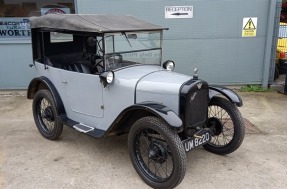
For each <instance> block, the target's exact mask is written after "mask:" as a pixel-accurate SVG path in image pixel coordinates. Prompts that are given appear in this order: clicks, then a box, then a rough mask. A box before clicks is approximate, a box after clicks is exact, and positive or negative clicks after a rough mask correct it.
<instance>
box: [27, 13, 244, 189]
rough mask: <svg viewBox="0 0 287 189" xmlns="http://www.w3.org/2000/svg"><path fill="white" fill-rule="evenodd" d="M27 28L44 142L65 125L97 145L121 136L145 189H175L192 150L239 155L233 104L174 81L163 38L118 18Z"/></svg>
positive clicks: (60, 19)
mask: <svg viewBox="0 0 287 189" xmlns="http://www.w3.org/2000/svg"><path fill="white" fill-rule="evenodd" d="M30 25H31V34H32V51H33V64H30V67H32V68H33V69H35V72H36V74H37V75H36V76H35V78H34V79H33V80H32V81H31V82H30V85H29V88H28V92H27V98H28V99H33V105H32V106H33V107H32V109H33V116H34V120H35V124H36V126H37V128H38V130H39V132H40V133H41V135H42V136H43V137H45V138H46V139H49V140H55V139H57V138H58V137H60V135H61V133H62V130H63V125H67V126H69V127H72V128H74V129H75V130H77V131H79V132H83V133H85V134H88V135H90V136H93V137H96V138H102V137H106V136H111V135H121V134H128V150H129V155H130V159H131V162H132V164H133V166H134V168H135V170H136V171H137V173H138V175H139V176H140V177H141V178H142V179H143V181H144V182H145V183H146V184H148V185H149V186H151V187H153V188H174V187H176V186H177V185H178V184H180V182H181V181H182V179H183V178H184V176H185V172H186V164H187V161H186V152H188V151H191V150H192V149H194V148H196V147H199V146H203V147H204V148H205V149H206V150H208V151H210V152H213V153H216V154H228V153H232V152H234V151H235V150H236V149H237V148H238V147H239V146H240V145H241V143H242V141H243V138H244V133H245V131H244V122H243V119H242V116H241V114H240V112H239V111H238V109H237V106H242V100H241V98H240V97H239V96H238V95H237V94H236V93H235V92H233V91H232V90H230V89H227V88H224V87H220V86H211V85H208V83H207V82H205V81H204V80H201V79H199V77H198V74H197V69H195V71H194V73H190V74H191V75H193V76H188V75H183V74H179V73H175V72H173V69H174V68H175V63H174V62H173V61H171V60H167V61H164V62H163V61H162V39H163V30H166V29H167V28H164V27H161V26H157V25H154V24H150V23H147V22H145V21H142V20H139V19H136V18H134V17H132V16H121V15H64V14H63V15H59V14H58V15H45V16H41V17H32V18H30ZM179 51H180V49H179ZM119 166H120V165H119Z"/></svg>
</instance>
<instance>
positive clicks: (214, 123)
mask: <svg viewBox="0 0 287 189" xmlns="http://www.w3.org/2000/svg"><path fill="white" fill-rule="evenodd" d="M207 127H208V128H210V129H211V131H212V132H213V134H214V135H216V136H218V135H220V133H222V131H223V125H222V123H221V121H220V120H219V119H218V118H216V117H211V118H209V119H208V121H207Z"/></svg>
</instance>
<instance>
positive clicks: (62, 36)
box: [50, 32, 73, 43]
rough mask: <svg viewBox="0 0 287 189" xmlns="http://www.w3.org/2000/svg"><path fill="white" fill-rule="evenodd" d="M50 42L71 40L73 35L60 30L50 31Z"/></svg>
mask: <svg viewBox="0 0 287 189" xmlns="http://www.w3.org/2000/svg"><path fill="white" fill-rule="evenodd" d="M50 42H51V43H63V42H73V35H72V34H66V33H60V32H50Z"/></svg>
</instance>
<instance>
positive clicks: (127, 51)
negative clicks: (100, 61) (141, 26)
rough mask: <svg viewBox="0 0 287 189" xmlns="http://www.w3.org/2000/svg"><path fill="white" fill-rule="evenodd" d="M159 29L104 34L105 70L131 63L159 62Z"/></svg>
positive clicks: (157, 63) (154, 63)
mask: <svg viewBox="0 0 287 189" xmlns="http://www.w3.org/2000/svg"><path fill="white" fill-rule="evenodd" d="M161 38H162V32H161V31H148V32H120V33H107V34H105V37H104V39H105V63H106V70H112V69H116V68H120V67H124V66H129V65H133V64H152V65H160V63H161V53H162V50H161Z"/></svg>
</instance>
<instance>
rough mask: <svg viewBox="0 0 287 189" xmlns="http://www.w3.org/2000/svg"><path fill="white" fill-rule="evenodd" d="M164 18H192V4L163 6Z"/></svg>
mask: <svg viewBox="0 0 287 189" xmlns="http://www.w3.org/2000/svg"><path fill="white" fill-rule="evenodd" d="M165 18H193V6H165Z"/></svg>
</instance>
